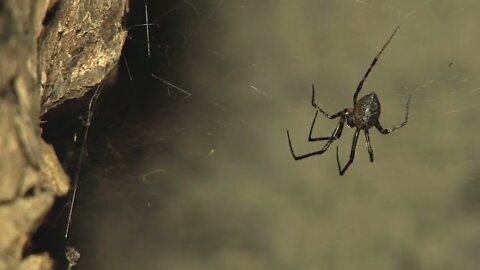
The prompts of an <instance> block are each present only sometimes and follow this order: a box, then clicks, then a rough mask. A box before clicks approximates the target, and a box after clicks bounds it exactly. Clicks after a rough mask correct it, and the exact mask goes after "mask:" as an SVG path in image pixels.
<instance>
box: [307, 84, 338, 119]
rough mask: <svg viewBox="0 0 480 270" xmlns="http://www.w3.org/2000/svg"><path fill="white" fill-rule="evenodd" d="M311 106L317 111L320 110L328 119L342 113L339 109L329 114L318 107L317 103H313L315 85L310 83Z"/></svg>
mask: <svg viewBox="0 0 480 270" xmlns="http://www.w3.org/2000/svg"><path fill="white" fill-rule="evenodd" d="M312 106H313V107H314V108H315V109H317V110H318V111H320V112H321V113H322V114H323V115H324V116H325V117H327V118H328V119H335V118H337V117H339V116H341V115H342V113H343V111H339V112H338V113H336V114H333V115H330V114H328V113H326V112H325V111H324V110H322V108H320V107H319V106H318V105H317V103H315V85H313V84H312Z"/></svg>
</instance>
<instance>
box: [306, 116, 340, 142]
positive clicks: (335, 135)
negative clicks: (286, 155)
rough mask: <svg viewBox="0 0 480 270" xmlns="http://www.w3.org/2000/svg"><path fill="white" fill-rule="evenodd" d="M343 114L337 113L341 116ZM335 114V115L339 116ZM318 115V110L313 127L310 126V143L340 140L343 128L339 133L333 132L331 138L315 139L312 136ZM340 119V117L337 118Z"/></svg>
mask: <svg viewBox="0 0 480 270" xmlns="http://www.w3.org/2000/svg"><path fill="white" fill-rule="evenodd" d="M340 113H341V112H339V113H337V114H340ZM337 114H335V115H337ZM317 115H318V110H317V111H316V112H315V116H314V117H313V121H312V125H311V126H310V132H309V133H308V141H309V142H316V141H326V140H330V139H332V138H333V140H336V139H338V138H340V136H342V130H343V128H341V129H339V130H338V132H335V131H334V132H333V133H332V135H331V136H323V137H313V136H312V134H313V126H314V125H315V121H316V119H317ZM337 117H338V116H337Z"/></svg>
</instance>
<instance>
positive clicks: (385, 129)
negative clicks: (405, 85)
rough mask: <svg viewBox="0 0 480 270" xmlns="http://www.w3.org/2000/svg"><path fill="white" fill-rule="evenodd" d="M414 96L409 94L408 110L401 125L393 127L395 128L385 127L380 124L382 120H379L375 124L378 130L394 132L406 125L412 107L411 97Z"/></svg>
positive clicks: (383, 132)
mask: <svg viewBox="0 0 480 270" xmlns="http://www.w3.org/2000/svg"><path fill="white" fill-rule="evenodd" d="M411 97H412V94H410V95H408V101H407V110H406V112H405V120H404V121H403V122H402V123H400V124H399V125H397V126H395V127H393V128H383V127H382V125H381V124H380V122H377V123H376V124H375V127H376V128H377V129H378V131H380V133H382V134H388V133H392V132H394V131H395V130H397V129H399V128H402V127H404V126H405V125H406V124H407V122H408V111H409V108H410V99H411Z"/></svg>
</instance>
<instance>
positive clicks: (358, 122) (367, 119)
mask: <svg viewBox="0 0 480 270" xmlns="http://www.w3.org/2000/svg"><path fill="white" fill-rule="evenodd" d="M399 28H400V26H397V28H395V30H394V31H393V33H392V34H391V36H390V38H389V39H388V40H387V42H386V43H385V44H384V45H383V47H382V48H381V49H380V51H379V52H378V53H377V55H376V56H375V58H373V61H372V63H371V64H370V66H369V67H368V69H367V72H366V73H365V75H364V76H363V78H362V80H360V82H359V83H358V86H357V89H356V90H355V93H354V94H353V107H348V108H345V109H343V110H341V111H339V112H338V113H335V114H328V113H326V112H325V111H324V110H323V109H321V108H320V107H319V106H318V105H317V104H316V103H315V86H314V85H312V106H313V107H314V108H315V109H316V112H315V116H314V118H313V121H312V125H311V127H310V133H309V135H308V141H309V142H315V141H327V143H326V144H325V145H324V146H323V148H322V149H320V150H318V151H314V152H311V153H307V154H303V155H295V153H294V151H293V147H292V141H291V139H290V133H289V132H288V130H287V137H288V144H289V145H290V152H291V153H292V156H293V158H294V159H295V160H301V159H304V158H308V157H311V156H315V155H321V154H323V153H325V152H326V151H327V150H328V148H329V147H330V145H331V144H332V142H333V141H334V140H337V139H339V138H340V137H341V136H342V131H343V127H344V125H345V123H346V124H347V126H348V127H349V128H352V127H354V128H356V130H355V134H354V135H353V142H352V148H351V150H350V159H349V160H348V162H347V163H346V164H345V166H343V168H342V166H341V165H340V159H339V157H338V146H337V165H338V172H339V173H340V175H343V174H344V173H345V172H346V171H347V169H348V167H349V166H350V165H351V164H352V162H353V160H354V159H355V149H356V147H357V141H358V136H359V134H360V131H361V130H363V132H364V134H365V140H366V142H367V148H368V154H369V157H370V162H373V150H372V146H371V144H370V135H369V129H370V128H372V127H374V126H375V127H376V128H377V129H378V131H380V133H382V134H389V133H391V132H393V131H395V130H397V129H399V128H401V127H403V126H405V125H406V124H407V122H408V110H409V106H410V98H411V94H410V95H409V96H408V101H407V105H406V113H405V120H404V121H403V122H402V123H401V124H399V125H397V126H395V127H393V128H383V127H382V125H381V124H380V122H379V121H378V119H379V117H380V101H379V100H378V97H377V95H376V94H375V92H371V93H370V94H367V95H365V96H363V97H361V98H360V99H359V100H358V101H357V97H358V93H360V90H362V87H363V84H364V82H365V80H366V79H367V77H368V75H369V74H370V72H371V71H372V69H373V67H374V66H375V64H376V63H377V61H378V59H379V57H380V55H381V54H382V52H383V50H385V48H386V47H387V45H388V44H389V43H390V41H391V40H392V38H393V36H395V33H396V32H397V31H398V29H399ZM318 112H321V113H322V114H323V115H324V116H325V117H326V118H328V119H336V118H340V120H339V121H338V124H337V126H336V127H335V129H334V130H333V133H332V135H330V136H326V137H312V130H313V125H314V124H315V120H316V119H317V115H318Z"/></svg>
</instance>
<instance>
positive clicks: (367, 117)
mask: <svg viewBox="0 0 480 270" xmlns="http://www.w3.org/2000/svg"><path fill="white" fill-rule="evenodd" d="M350 117H351V118H352V120H350V122H353V124H354V125H353V126H351V125H348V126H349V127H357V128H359V129H364V130H365V129H369V128H371V127H373V126H374V125H375V123H377V122H378V119H379V118H380V101H378V97H377V95H376V94H375V92H372V93H370V94H368V95H366V96H363V97H362V98H360V99H359V100H358V102H357V104H356V105H355V107H353V114H351V116H350Z"/></svg>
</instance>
